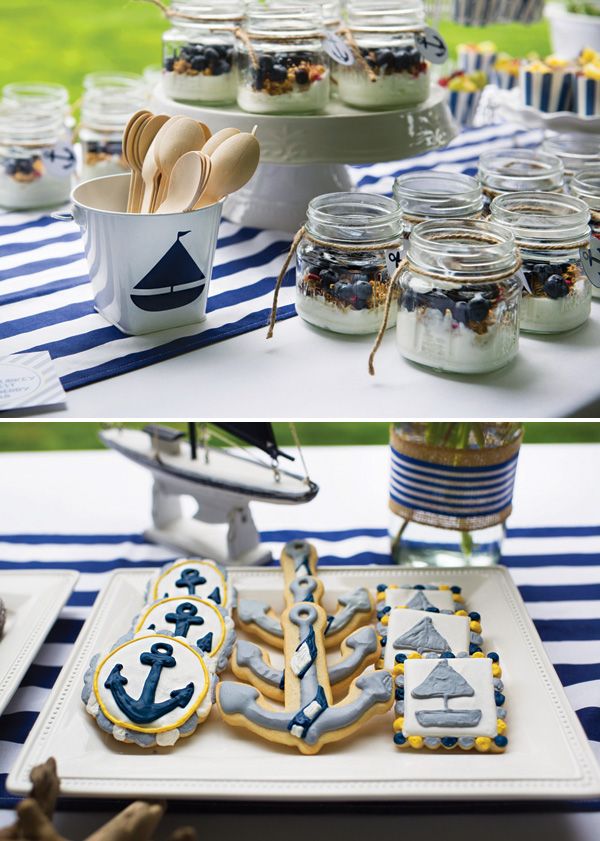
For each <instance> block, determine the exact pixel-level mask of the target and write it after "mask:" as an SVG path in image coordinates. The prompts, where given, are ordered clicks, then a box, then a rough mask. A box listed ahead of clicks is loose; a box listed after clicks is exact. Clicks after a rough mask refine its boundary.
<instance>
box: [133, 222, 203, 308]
mask: <svg viewBox="0 0 600 841" xmlns="http://www.w3.org/2000/svg"><path fill="white" fill-rule="evenodd" d="M189 233H190V232H189V231H179V233H178V234H177V239H176V240H175V242H174V243H173V245H172V246H171V247H170V248H169V250H168V251H167V253H166V254H164V255H163V256H162V257H161V258H160V260H159V261H158V263H156V265H155V266H153V267H152V268H151V269H150V271H149V272H148V274H146V275H145V276H144V277H143V278H142V279H141V280H140V282H139V283H138V284H137V285H136V286H134V287H133V289H134V294H132V296H131V300H132V301H133V303H134V304H135V305H136V307H139V308H140V309H141V310H145V311H146V312H162V311H164V310H174V309H176V308H177V307H184V306H185V305H186V304H191V303H192V301H195V300H196V298H199V297H200V295H201V294H202V292H203V291H204V287H205V285H206V284H205V283H204V282H203V281H204V280H205V279H206V275H205V274H204V272H203V271H202V269H201V268H200V267H199V266H198V265H196V263H195V262H194V260H193V259H192V257H191V255H190V253H189V251H188V250H187V248H185V246H184V245H183V243H182V242H181V237H184V236H185V235H186V234H189ZM136 291H137V293H138V294H135V292H136Z"/></svg>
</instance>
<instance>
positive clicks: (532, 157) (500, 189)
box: [478, 149, 564, 215]
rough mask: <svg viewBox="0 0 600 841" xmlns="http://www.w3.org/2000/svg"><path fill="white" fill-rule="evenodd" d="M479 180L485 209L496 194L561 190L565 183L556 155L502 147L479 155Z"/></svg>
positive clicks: (487, 211)
mask: <svg viewBox="0 0 600 841" xmlns="http://www.w3.org/2000/svg"><path fill="white" fill-rule="evenodd" d="M478 177H479V183H480V184H481V189H482V190H483V194H484V197H485V208H484V213H485V215H488V213H489V205H490V203H491V201H492V199H494V198H495V197H496V196H500V195H502V194H504V193H518V192H522V191H527V192H534V191H535V192H543V193H545V192H551V193H559V192H560V191H561V190H562V189H563V186H564V167H563V164H562V161H561V160H560V159H559V158H557V157H556V155H549V154H546V153H544V152H538V151H536V150H532V149H499V150H493V151H491V152H484V153H483V154H482V155H481V156H480V158H479V171H478Z"/></svg>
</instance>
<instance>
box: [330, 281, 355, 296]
mask: <svg viewBox="0 0 600 841" xmlns="http://www.w3.org/2000/svg"><path fill="white" fill-rule="evenodd" d="M333 294H334V295H335V297H336V298H339V299H340V300H341V301H350V300H351V299H352V297H353V295H354V290H353V289H352V284H351V283H346V282H345V281H344V280H338V281H337V283H336V284H335V285H334V287H333Z"/></svg>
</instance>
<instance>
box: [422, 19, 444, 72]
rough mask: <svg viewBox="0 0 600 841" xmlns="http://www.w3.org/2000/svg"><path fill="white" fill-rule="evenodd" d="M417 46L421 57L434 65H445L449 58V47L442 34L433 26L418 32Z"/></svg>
mask: <svg viewBox="0 0 600 841" xmlns="http://www.w3.org/2000/svg"><path fill="white" fill-rule="evenodd" d="M417 44H418V47H419V50H420V51H421V55H422V56H423V58H424V59H426V60H427V61H430V62H431V63H432V64H443V63H444V62H445V61H446V59H447V58H448V47H447V46H446V42H445V41H444V39H443V38H442V36H441V35H440V33H439V32H438V31H437V30H436V29H433V27H431V26H426V27H425V29H423V30H422V31H421V32H417Z"/></svg>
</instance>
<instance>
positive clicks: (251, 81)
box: [237, 3, 330, 114]
mask: <svg viewBox="0 0 600 841" xmlns="http://www.w3.org/2000/svg"><path fill="white" fill-rule="evenodd" d="M323 37H324V22H323V18H322V16H321V14H320V12H319V11H318V9H317V7H316V6H301V5H296V4H293V3H292V4H285V5H284V4H278V5H277V4H276V5H274V6H273V7H271V6H267V7H265V6H263V4H261V3H255V4H253V5H251V6H250V8H249V9H248V11H247V13H246V17H245V19H244V24H243V27H242V29H241V30H240V31H239V32H238V51H237V54H238V62H239V72H240V80H239V87H238V95H237V102H238V105H239V107H240V108H242V109H243V110H244V111H249V112H251V113H254V114H315V113H319V112H321V111H324V110H325V108H326V107H327V104H328V102H329V94H330V69H329V66H330V60H329V57H328V56H327V54H326V52H325V50H324V49H323Z"/></svg>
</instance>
